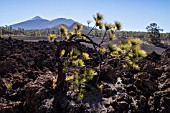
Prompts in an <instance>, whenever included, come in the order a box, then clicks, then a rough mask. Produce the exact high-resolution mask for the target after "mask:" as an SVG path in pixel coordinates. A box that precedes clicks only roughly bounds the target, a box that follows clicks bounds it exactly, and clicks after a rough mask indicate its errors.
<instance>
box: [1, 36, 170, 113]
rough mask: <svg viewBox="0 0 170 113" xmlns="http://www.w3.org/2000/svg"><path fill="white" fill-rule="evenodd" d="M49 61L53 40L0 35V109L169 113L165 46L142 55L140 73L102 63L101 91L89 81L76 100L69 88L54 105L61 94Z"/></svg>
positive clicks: (11, 112) (169, 63)
mask: <svg viewBox="0 0 170 113" xmlns="http://www.w3.org/2000/svg"><path fill="white" fill-rule="evenodd" d="M75 46H77V48H82V49H83V50H86V51H92V50H91V49H90V48H87V47H86V46H82V45H75ZM148 48H149V47H148ZM145 49H146V48H145ZM158 49H160V48H158ZM146 51H150V49H149V50H147V49H146ZM150 53H151V52H150ZM54 61H55V60H54V44H52V43H50V42H48V41H39V42H25V41H23V40H14V39H11V40H10V39H0V113H80V112H82V113H170V49H167V50H164V52H163V53H162V54H161V55H159V54H157V53H155V52H152V53H151V54H149V55H148V56H147V57H146V58H144V59H142V60H141V61H140V62H139V65H140V67H141V70H140V71H134V70H129V71H127V72H126V73H125V74H124V75H121V74H120V73H119V70H114V69H113V68H112V67H110V66H107V65H105V66H103V67H102V74H101V79H100V80H99V81H100V84H102V85H103V89H97V88H96V87H95V86H93V85H92V84H91V87H90V88H87V89H86V90H87V91H86V93H85V97H84V99H83V101H82V102H81V103H80V102H77V101H76V100H74V98H73V97H74V95H72V94H70V93H69V92H70V91H68V92H67V93H68V95H67V96H63V97H62V96H61V95H62V94H60V96H61V99H60V102H59V103H60V105H59V106H58V105H56V103H57V102H58V100H57V96H59V93H60V92H57V93H56V91H55V90H54V89H53V87H52V80H53V78H55V77H56V76H57V75H56V73H55V72H56V63H55V62H54Z"/></svg>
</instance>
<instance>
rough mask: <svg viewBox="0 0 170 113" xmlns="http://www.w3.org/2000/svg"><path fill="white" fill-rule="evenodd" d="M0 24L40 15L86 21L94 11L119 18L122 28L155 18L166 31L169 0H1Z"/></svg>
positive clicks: (169, 18)
mask: <svg viewBox="0 0 170 113" xmlns="http://www.w3.org/2000/svg"><path fill="white" fill-rule="evenodd" d="M0 11H1V12H0V26H4V25H11V24H14V23H18V22H22V21H25V20H28V19H31V18H33V17H35V16H40V17H42V18H45V19H49V20H51V19H56V18H59V17H65V18H71V19H74V20H76V21H79V22H81V23H83V24H86V21H87V20H89V19H91V20H92V19H93V18H92V16H93V15H94V14H96V13H97V12H100V13H102V14H104V16H105V21H107V22H114V21H115V20H118V21H120V22H121V23H122V24H123V30H135V31H139V30H141V31H146V30H145V28H146V26H147V25H148V24H149V23H151V22H156V23H157V24H158V25H159V26H160V27H161V28H163V29H164V31H165V32H170V0H1V1H0Z"/></svg>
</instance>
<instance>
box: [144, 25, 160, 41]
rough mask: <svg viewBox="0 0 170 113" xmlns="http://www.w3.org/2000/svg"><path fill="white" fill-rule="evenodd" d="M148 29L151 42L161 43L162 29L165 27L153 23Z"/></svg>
mask: <svg viewBox="0 0 170 113" xmlns="http://www.w3.org/2000/svg"><path fill="white" fill-rule="evenodd" d="M146 29H147V31H148V34H149V37H150V39H151V42H152V43H153V44H157V43H160V31H163V29H160V28H159V26H158V25H157V24H156V23H151V24H150V25H149V26H147V27H146Z"/></svg>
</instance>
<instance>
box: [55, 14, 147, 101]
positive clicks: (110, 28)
mask: <svg viewBox="0 0 170 113" xmlns="http://www.w3.org/2000/svg"><path fill="white" fill-rule="evenodd" d="M93 18H94V21H95V25H94V27H93V28H92V29H91V30H90V31H89V33H88V35H90V33H91V32H92V31H93V30H95V29H94V28H97V27H98V28H99V29H102V30H101V31H102V32H100V35H101V36H100V37H101V42H100V43H96V42H94V41H93V40H92V39H91V38H90V37H89V36H88V35H85V34H84V33H83V32H82V28H83V26H82V24H81V23H78V22H77V23H76V25H75V26H73V29H74V31H70V32H69V35H67V32H68V30H67V29H66V28H65V27H64V26H60V28H59V31H60V34H61V37H63V38H65V37H68V38H67V40H66V41H67V44H69V43H70V42H78V43H81V42H84V43H87V44H91V45H92V47H93V49H94V51H95V54H96V55H97V56H96V57H97V59H98V62H99V64H98V65H99V66H98V67H101V65H104V64H107V65H111V64H109V63H108V61H113V62H114V61H118V62H119V65H118V66H117V67H116V68H115V69H120V67H123V68H129V67H132V68H134V69H136V70H139V69H140V67H139V66H138V65H137V64H136V61H138V59H139V58H141V57H144V56H145V55H146V52H145V51H143V50H141V49H140V44H141V43H142V41H141V40H140V39H138V38H137V39H134V38H129V39H128V40H125V41H121V42H120V43H119V44H112V42H111V41H112V40H114V39H115V37H116V35H115V34H116V32H117V31H119V30H121V28H122V25H121V23H120V22H118V21H116V22H115V23H105V24H103V23H104V22H103V19H104V16H103V15H102V14H100V13H97V14H96V15H95V16H94V17H93ZM87 23H88V24H90V23H91V21H87ZM103 28H104V29H103ZM103 31H104V32H103ZM68 39H69V40H68ZM82 39H83V40H82ZM104 42H108V46H107V47H105V46H104V45H102V44H103V43H104ZM57 49H58V50H59V51H58V56H56V58H57V59H58V60H59V62H61V63H59V66H58V67H59V69H58V78H62V79H60V80H61V81H62V82H65V81H67V82H69V83H70V84H71V85H70V87H72V89H73V91H74V92H75V93H77V97H78V98H79V99H80V100H81V99H83V97H84V92H85V87H86V86H87V84H86V83H87V82H88V81H90V80H92V79H93V78H94V76H98V78H99V77H100V74H101V68H95V67H91V66H89V65H88V66H86V65H85V61H86V60H89V59H91V58H90V56H89V53H87V52H84V51H81V52H80V51H79V50H78V49H80V50H81V48H74V47H72V48H71V49H70V48H62V47H61V46H59V45H58V46H57ZM104 56H107V57H104ZM111 66H112V65H111ZM61 67H62V69H61ZM94 68H95V69H94ZM97 80H98V79H97ZM58 83H60V81H59V80H58ZM96 83H98V81H96ZM56 86H58V87H59V86H60V85H59V84H57V85H56ZM97 86H99V88H101V89H102V86H100V85H97ZM60 87H63V88H64V86H60Z"/></svg>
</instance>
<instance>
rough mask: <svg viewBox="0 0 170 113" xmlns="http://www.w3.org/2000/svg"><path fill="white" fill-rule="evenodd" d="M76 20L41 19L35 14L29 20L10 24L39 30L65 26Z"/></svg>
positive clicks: (14, 26)
mask: <svg viewBox="0 0 170 113" xmlns="http://www.w3.org/2000/svg"><path fill="white" fill-rule="evenodd" d="M75 22H76V21H74V20H72V19H66V18H57V19H54V20H47V19H43V18H41V17H40V16H36V17H34V18H32V19H30V20H27V21H24V22H20V23H17V24H13V25H10V26H11V27H12V28H13V29H18V27H19V28H24V29H25V30H32V29H35V30H41V29H46V28H52V27H55V26H58V25H61V24H64V25H66V26H71V25H73V24H74V23H75Z"/></svg>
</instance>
